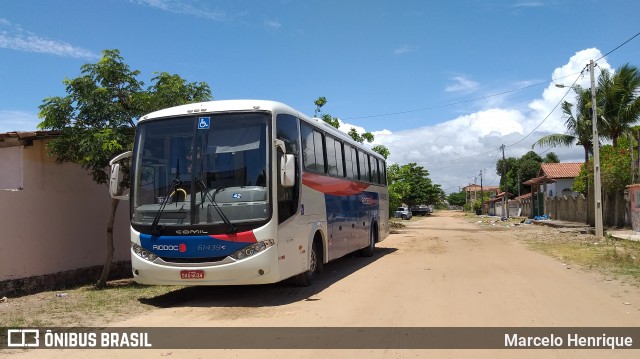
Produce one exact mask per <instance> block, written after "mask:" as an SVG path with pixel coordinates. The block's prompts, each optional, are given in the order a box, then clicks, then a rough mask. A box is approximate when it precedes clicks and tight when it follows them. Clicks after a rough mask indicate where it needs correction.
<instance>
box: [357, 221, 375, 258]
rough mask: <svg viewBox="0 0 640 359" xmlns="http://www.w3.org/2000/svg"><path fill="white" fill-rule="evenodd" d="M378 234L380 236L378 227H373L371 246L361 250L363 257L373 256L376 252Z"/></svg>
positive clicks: (370, 235)
mask: <svg viewBox="0 0 640 359" xmlns="http://www.w3.org/2000/svg"><path fill="white" fill-rule="evenodd" d="M377 234H378V227H377V225H376V226H373V227H372V228H371V231H370V232H369V245H368V246H366V247H364V248H362V249H361V250H360V255H361V256H363V257H372V256H373V253H374V252H375V250H376V242H377Z"/></svg>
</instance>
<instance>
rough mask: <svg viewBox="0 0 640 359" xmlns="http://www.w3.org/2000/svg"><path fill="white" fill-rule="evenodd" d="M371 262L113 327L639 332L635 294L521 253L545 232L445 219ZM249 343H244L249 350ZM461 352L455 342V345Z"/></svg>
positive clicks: (207, 291) (68, 354) (211, 294)
mask: <svg viewBox="0 0 640 359" xmlns="http://www.w3.org/2000/svg"><path fill="white" fill-rule="evenodd" d="M405 224H406V225H407V227H406V228H404V229H402V230H400V231H399V233H396V234H392V235H391V236H389V237H388V238H387V239H386V240H385V241H384V242H382V243H379V244H378V246H377V248H376V255H375V256H374V257H372V258H362V257H353V256H352V257H347V258H343V259H340V260H338V261H335V262H333V263H330V264H328V265H326V266H325V272H324V274H323V276H322V278H321V279H320V281H319V282H318V283H316V284H315V285H314V286H312V287H309V288H295V287H291V286H288V285H285V284H275V285H268V286H245V287H226V288H225V287H193V288H187V289H185V290H182V291H179V292H178V293H173V294H171V295H167V296H164V297H162V298H154V299H153V300H152V304H154V305H156V306H158V309H157V310H154V311H152V312H149V313H147V314H144V315H141V316H137V317H132V318H123V319H122V320H120V321H116V322H114V323H112V324H111V326H114V327H123V326H124V327H228V326H238V327H274V326H275V327H287V326H293V327H299V326H303V327H304V326H306V327H316V326H317V327H325V326H329V327H607V326H615V327H638V326H640V289H639V288H637V287H634V286H631V285H628V284H625V283H622V282H619V281H614V280H605V279H604V278H603V277H602V276H601V275H599V274H597V273H594V272H586V271H582V270H580V269H579V268H577V267H571V269H567V266H566V265H564V264H563V263H561V262H559V261H557V260H555V259H553V258H550V257H548V256H545V255H543V254H540V253H537V252H533V251H531V250H529V249H528V248H527V247H526V245H525V244H524V243H523V242H522V241H521V240H522V239H523V238H526V237H527V236H529V235H531V234H532V233H535V234H536V235H540V234H541V233H542V234H544V235H550V236H551V235H562V234H560V233H558V232H557V231H555V230H552V229H548V228H539V227H537V226H536V228H533V227H532V226H527V227H524V226H520V227H511V228H495V227H491V226H488V227H480V226H479V225H478V224H476V223H470V222H469V220H467V219H465V218H464V217H462V216H460V215H459V214H456V213H454V212H437V213H436V214H435V215H433V216H430V217H426V218H420V219H416V220H413V221H410V222H405ZM247 340H250V338H247ZM460 340H464V338H460ZM88 356H91V357H93V358H95V359H98V358H113V357H118V358H120V357H128V358H162V357H171V358H206V357H216V358H256V357H258V358H265V357H268V358H298V357H304V358H326V357H336V358H343V357H344V358H421V357H446V358H458V357H469V358H476V357H486V358H494V357H503V358H512V357H515V356H518V357H525V358H538V357H540V358H550V357H555V358H566V357H575V358H591V357H593V358H603V357H606V358H609V357H625V358H626V357H628V358H638V357H640V350H616V351H611V350H505V349H500V350H404V349H403V350H291V349H287V350H182V349H179V350H174V349H171V350H158V349H147V350H35V351H28V352H21V353H15V354H13V355H11V356H10V357H11V358H15V359H19V358H31V357H33V358H65V359H67V358H84V357H88Z"/></svg>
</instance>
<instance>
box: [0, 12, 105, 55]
mask: <svg viewBox="0 0 640 359" xmlns="http://www.w3.org/2000/svg"><path fill="white" fill-rule="evenodd" d="M0 48H5V49H11V50H17V51H26V52H36V53H44V54H50V55H56V56H63V57H73V58H81V59H97V58H99V56H98V55H97V54H95V53H93V52H91V51H90V50H86V49H83V48H81V47H77V46H73V45H71V44H69V43H66V42H63V41H57V40H50V39H47V38H45V37H42V36H39V35H36V34H34V33H32V32H29V31H25V30H23V29H22V27H20V26H19V25H15V24H12V23H11V22H10V21H9V20H7V19H2V18H0Z"/></svg>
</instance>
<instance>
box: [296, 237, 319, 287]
mask: <svg viewBox="0 0 640 359" xmlns="http://www.w3.org/2000/svg"><path fill="white" fill-rule="evenodd" d="M319 243H320V242H319V239H317V238H316V239H315V240H314V241H313V245H312V246H311V253H309V269H308V270H307V271H306V272H303V273H300V274H298V275H297V276H295V277H294V278H293V282H294V284H295V285H296V286H298V287H308V286H310V285H311V284H313V282H314V281H315V280H316V279H317V277H318V274H319V273H320V271H321V270H322V251H321V250H320V244H319Z"/></svg>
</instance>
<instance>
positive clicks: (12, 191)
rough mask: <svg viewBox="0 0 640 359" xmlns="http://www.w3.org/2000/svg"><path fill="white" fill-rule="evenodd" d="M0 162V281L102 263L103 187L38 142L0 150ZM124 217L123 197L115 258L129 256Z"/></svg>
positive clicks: (105, 198) (107, 202)
mask: <svg viewBox="0 0 640 359" xmlns="http://www.w3.org/2000/svg"><path fill="white" fill-rule="evenodd" d="M0 166H1V168H2V173H3V175H2V176H1V177H0V178H2V179H3V181H4V183H0V184H4V185H3V186H0V211H1V213H0V214H1V215H0V283H2V282H3V281H11V280H17V279H21V278H29V277H36V276H45V275H50V274H52V273H60V272H67V271H73V270H78V269H82V268H90V267H95V266H101V265H102V264H103V263H104V259H105V256H106V244H105V243H106V225H107V219H108V215H109V210H110V205H111V199H110V197H109V195H108V193H107V186H106V185H102V186H100V185H97V184H96V183H95V182H93V180H92V178H91V176H89V174H88V171H86V170H84V169H82V168H81V167H80V166H77V165H74V164H69V163H65V164H59V163H56V162H55V160H54V159H53V158H51V157H49V156H48V155H47V151H46V148H45V143H44V141H41V140H36V141H33V146H26V147H23V146H13V147H5V148H0ZM8 187H9V188H8ZM18 188H22V189H18ZM128 221H129V203H128V202H125V201H122V202H121V203H120V206H119V208H118V213H117V218H116V224H115V228H114V244H115V248H116V250H115V253H114V262H118V261H129V260H130V259H129V247H130V244H129V243H130V240H129V225H128ZM95 280H97V277H96V278H91V279H90V280H89V281H90V282H92V281H95ZM5 284H6V283H5ZM2 290H3V288H2V285H0V294H2ZM0 296H1V295H0Z"/></svg>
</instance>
